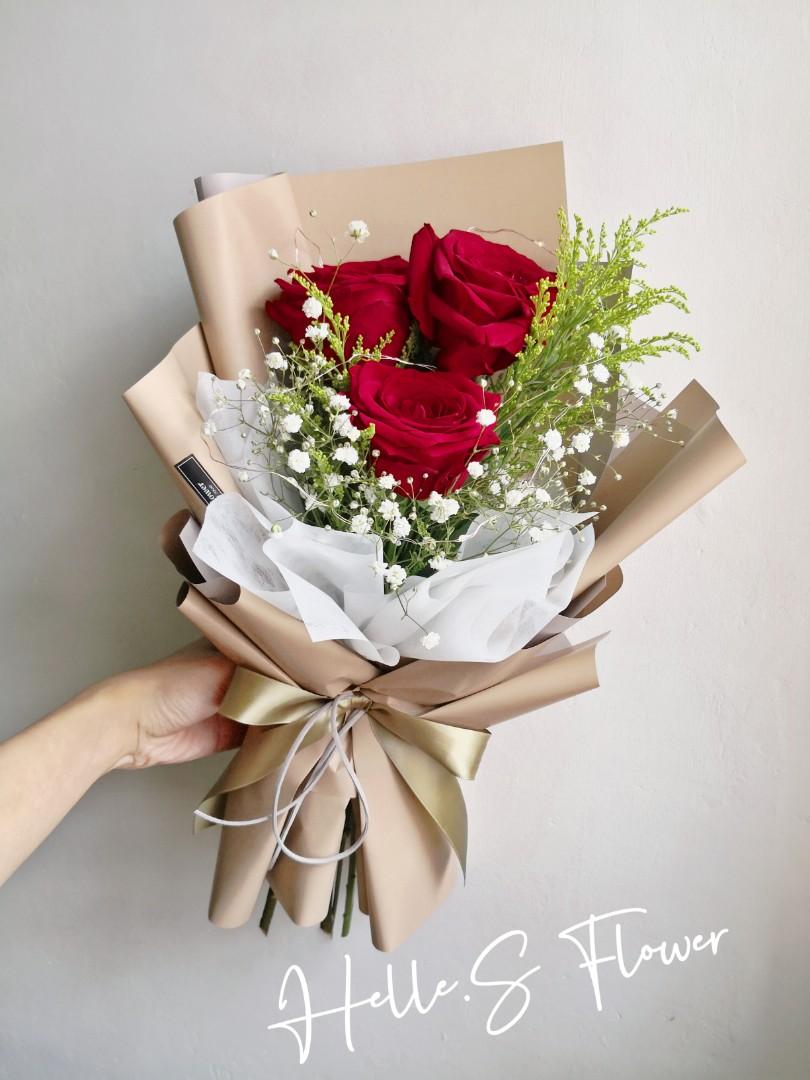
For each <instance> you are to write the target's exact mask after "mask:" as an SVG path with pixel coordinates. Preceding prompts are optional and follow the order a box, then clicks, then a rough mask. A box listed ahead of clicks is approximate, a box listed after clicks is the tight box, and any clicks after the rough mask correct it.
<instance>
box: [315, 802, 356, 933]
mask: <svg viewBox="0 0 810 1080" xmlns="http://www.w3.org/2000/svg"><path fill="white" fill-rule="evenodd" d="M351 838H352V813H351V803H349V805H348V806H347V807H346V820H345V822H344V824H343V835H342V836H341V838H340V850H341V851H344V850H345V849H346V848H347V847H348V846H349V844H350V843H351ZM344 862H345V859H341V860H340V862H338V864H337V866H336V867H335V880H334V883H333V885H332V895H331V897H330V898H329V909H328V911H327V912H326V915H325V917H324V920H323V922H322V923H321V930H323V932H324V933H325V934H328V935H329V936H330V937H332V936H333V934H334V931H335V917H336V916H337V906H338V899H339V897H340V882H341V878H342V877H343V863H344Z"/></svg>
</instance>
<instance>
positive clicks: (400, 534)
mask: <svg viewBox="0 0 810 1080" xmlns="http://www.w3.org/2000/svg"><path fill="white" fill-rule="evenodd" d="M410 531H411V525H410V522H409V521H408V519H407V518H404V517H397V518H394V520H393V521H392V522H391V532H392V533H393V535H394V536H395V537H396V538H397V540H404V539H405V537H406V536H408V535H409V533H410Z"/></svg>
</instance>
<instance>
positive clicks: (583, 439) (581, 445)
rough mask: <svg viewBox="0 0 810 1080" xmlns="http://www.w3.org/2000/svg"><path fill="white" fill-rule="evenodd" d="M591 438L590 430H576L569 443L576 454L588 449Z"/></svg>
mask: <svg viewBox="0 0 810 1080" xmlns="http://www.w3.org/2000/svg"><path fill="white" fill-rule="evenodd" d="M591 438H592V435H591V432H590V431H578V432H577V433H576V435H575V436H574V437H573V439H572V440H571V445H572V446H573V448H574V450H576V452H577V453H578V454H584V453H585V451H586V450H589V449H590V446H591Z"/></svg>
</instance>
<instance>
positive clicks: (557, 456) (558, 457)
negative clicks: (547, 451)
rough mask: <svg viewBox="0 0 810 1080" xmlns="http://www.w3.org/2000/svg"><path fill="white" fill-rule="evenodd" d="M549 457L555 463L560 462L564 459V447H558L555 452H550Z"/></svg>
mask: <svg viewBox="0 0 810 1080" xmlns="http://www.w3.org/2000/svg"><path fill="white" fill-rule="evenodd" d="M551 456H552V457H553V458H554V460H555V461H562V459H563V458H564V457H565V447H564V446H558V447H557V449H556V450H552V451H551Z"/></svg>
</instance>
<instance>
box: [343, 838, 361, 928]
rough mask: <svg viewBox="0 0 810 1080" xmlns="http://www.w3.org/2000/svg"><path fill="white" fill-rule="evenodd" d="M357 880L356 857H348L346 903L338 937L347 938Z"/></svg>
mask: <svg viewBox="0 0 810 1080" xmlns="http://www.w3.org/2000/svg"><path fill="white" fill-rule="evenodd" d="M356 880H357V855H356V854H355V855H351V856H350V857H349V876H348V878H347V879H346V902H345V903H344V905H343V928H342V929H341V932H340V936H341V937H348V936H349V930H350V929H351V925H352V912H353V911H354V883H355V881H356Z"/></svg>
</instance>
